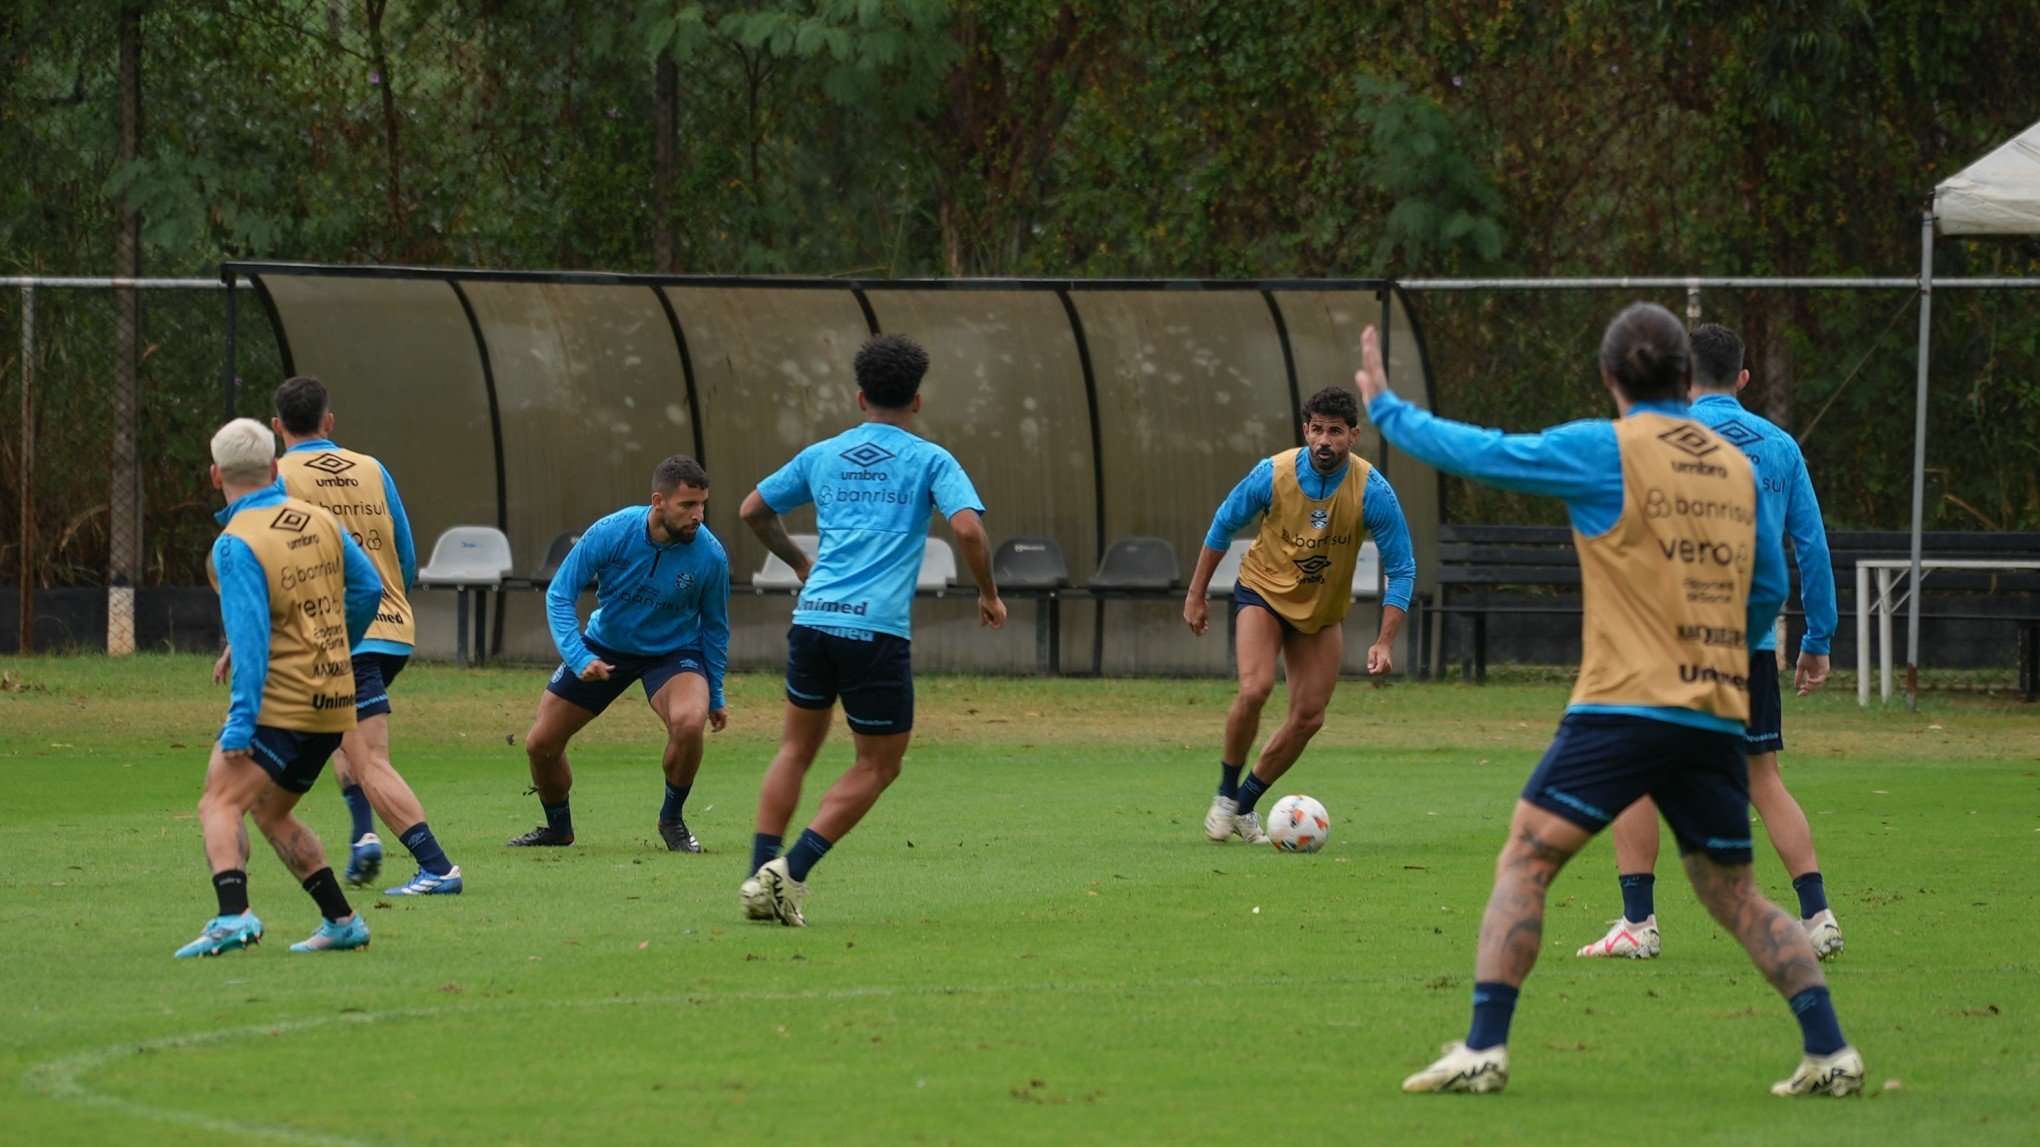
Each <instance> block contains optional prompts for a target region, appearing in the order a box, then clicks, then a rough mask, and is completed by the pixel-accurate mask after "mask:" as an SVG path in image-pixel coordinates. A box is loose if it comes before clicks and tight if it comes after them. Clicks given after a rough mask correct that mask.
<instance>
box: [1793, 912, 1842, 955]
mask: <svg viewBox="0 0 2040 1147" xmlns="http://www.w3.org/2000/svg"><path fill="white" fill-rule="evenodd" d="M1799 926H1800V927H1801V928H1804V929H1806V938H1807V939H1808V940H1811V941H1812V942H1813V954H1814V955H1816V956H1819V957H1820V958H1821V959H1823V960H1832V959H1834V958H1835V957H1836V956H1839V955H1841V954H1842V949H1843V948H1844V947H1846V946H1847V945H1845V944H1843V943H1842V926H1841V925H1840V924H1837V923H1835V914H1834V912H1833V911H1832V910H1831V909H1827V908H1823V909H1821V910H1820V911H1818V912H1816V913H1814V914H1813V915H1811V916H1809V917H1807V918H1806V919H1804V920H1801V921H1800V922H1799Z"/></svg>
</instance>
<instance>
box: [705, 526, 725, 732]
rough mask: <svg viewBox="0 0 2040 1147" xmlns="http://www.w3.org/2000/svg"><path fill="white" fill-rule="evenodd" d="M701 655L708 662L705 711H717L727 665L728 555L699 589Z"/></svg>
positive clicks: (721, 699)
mask: <svg viewBox="0 0 2040 1147" xmlns="http://www.w3.org/2000/svg"><path fill="white" fill-rule="evenodd" d="M698 608H699V609H700V611H701V655H702V656H703V657H704V658H706V659H707V660H708V707H709V708H710V709H711V710H713V709H720V708H722V707H723V705H724V704H725V703H726V702H725V701H724V700H723V673H724V672H725V671H726V670H727V669H728V668H729V664H730V558H729V555H728V554H727V553H725V554H724V555H723V556H722V560H721V561H719V562H717V563H716V570H715V573H714V575H713V576H711V577H710V578H709V579H708V581H707V583H706V584H704V585H703V586H702V587H701V603H700V606H699V607H698Z"/></svg>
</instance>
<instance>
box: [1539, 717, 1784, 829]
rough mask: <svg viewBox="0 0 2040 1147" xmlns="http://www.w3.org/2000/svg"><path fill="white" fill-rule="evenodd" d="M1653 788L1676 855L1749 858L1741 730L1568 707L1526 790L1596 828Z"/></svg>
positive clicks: (1581, 823) (1587, 826)
mask: <svg viewBox="0 0 2040 1147" xmlns="http://www.w3.org/2000/svg"><path fill="white" fill-rule="evenodd" d="M1643 796H1648V797H1650V798H1651V799H1652V800H1655V801H1656V802H1657V806H1658V811H1660V812H1662V813H1663V814H1664V818H1665V823H1667V824H1669V825H1671V826H1672V835H1673V836H1674V837H1676V838H1677V839H1678V842H1679V854H1680V855H1681V856H1683V855H1685V854H1686V853H1689V852H1704V853H1706V854H1707V856H1708V858H1709V859H1711V860H1713V861H1715V862H1716V863H1719V864H1748V863H1750V859H1751V853H1750V774H1749V765H1748V762H1747V761H1745V760H1744V758H1743V751H1742V737H1741V736H1740V735H1738V734H1735V733H1718V732H1714V731H1713V730H1709V729H1695V728H1693V727H1692V726H1690V725H1674V724H1672V723H1671V722H1669V721H1653V720H1651V719H1649V718H1647V717H1630V716H1624V715H1621V714H1616V713H1567V714H1566V715H1565V719H1564V720H1563V721H1560V722H1559V723H1558V736H1557V737H1555V738H1553V740H1552V742H1551V748H1549V749H1547V750H1546V751H1545V753H1544V759H1543V760H1542V761H1540V762H1538V765H1537V771H1536V772H1534V773H1531V774H1530V780H1529V783H1527V784H1525V785H1524V786H1523V799H1524V800H1526V801H1529V802H1530V803H1531V804H1534V805H1536V806H1537V807H1538V808H1541V809H1544V810H1545V811H1546V812H1551V813H1556V814H1557V815H1559V816H1561V817H1564V818H1565V819H1566V820H1569V821H1571V822H1572V823H1574V824H1576V825H1579V826H1580V827H1581V828H1584V829H1586V830H1588V831H1589V832H1599V831H1601V830H1602V829H1604V828H1606V827H1608V824H1609V822H1611V821H1613V820H1614V819H1615V818H1616V817H1617V816H1618V815H1620V814H1621V812H1622V810H1623V809H1626V808H1628V807H1629V806H1630V805H1632V804H1634V803H1636V800H1637V798H1638V797H1643Z"/></svg>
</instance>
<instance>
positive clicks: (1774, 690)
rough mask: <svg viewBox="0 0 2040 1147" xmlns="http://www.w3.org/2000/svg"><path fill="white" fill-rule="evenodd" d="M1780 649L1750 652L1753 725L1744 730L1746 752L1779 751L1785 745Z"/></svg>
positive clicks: (1753, 753)
mask: <svg viewBox="0 0 2040 1147" xmlns="http://www.w3.org/2000/svg"><path fill="white" fill-rule="evenodd" d="M1778 688H1779V686H1778V651H1777V650H1775V649H1759V650H1757V651H1756V652H1755V653H1752V654H1750V727H1749V731H1748V732H1746V733H1744V734H1743V752H1745V753H1748V754H1750V755H1752V756H1754V755H1756V754H1758V753H1778V752H1783V751H1784V749H1785V713H1784V706H1783V705H1781V704H1780V703H1779V701H1778Z"/></svg>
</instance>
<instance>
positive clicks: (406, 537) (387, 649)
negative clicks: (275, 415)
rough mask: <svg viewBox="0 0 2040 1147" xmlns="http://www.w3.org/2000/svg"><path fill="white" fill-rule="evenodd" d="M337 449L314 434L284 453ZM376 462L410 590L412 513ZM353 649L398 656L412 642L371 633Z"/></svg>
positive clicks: (414, 578) (414, 562) (414, 571)
mask: <svg viewBox="0 0 2040 1147" xmlns="http://www.w3.org/2000/svg"><path fill="white" fill-rule="evenodd" d="M338 449H340V446H339V444H338V443H336V442H334V441H332V440H331V439H327V438H314V439H312V440H310V441H308V442H300V443H298V444H297V445H296V446H293V447H291V448H290V449H289V450H286V451H285V452H284V453H286V454H296V453H298V452H299V451H301V450H304V451H309V450H338ZM375 465H376V469H378V470H381V471H382V482H383V495H384V497H385V499H386V500H387V501H388V502H389V504H390V532H391V533H392V534H394V535H396V545H397V569H398V570H399V571H401V572H402V574H403V577H404V592H405V593H406V594H409V593H410V592H411V591H412V590H413V589H415V588H416V587H417V585H418V542H417V539H416V538H415V537H414V536H413V535H412V533H411V515H409V514H408V513H405V512H404V499H403V498H401V497H399V496H398V494H397V480H396V479H395V478H392V477H390V468H389V467H388V466H385V465H383V464H382V459H380V458H378V459H376V463H375ZM353 651H354V652H355V653H388V654H391V655H393V656H397V657H408V656H410V655H411V646H408V645H405V644H404V643H403V642H401V641H384V640H383V639H381V638H376V637H372V638H369V639H367V640H365V641H363V642H362V643H361V644H359V645H357V646H355V647H354V650H353Z"/></svg>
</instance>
